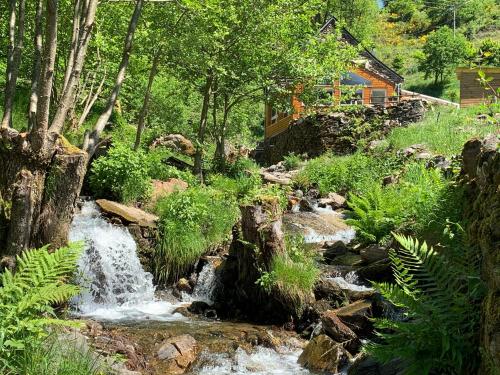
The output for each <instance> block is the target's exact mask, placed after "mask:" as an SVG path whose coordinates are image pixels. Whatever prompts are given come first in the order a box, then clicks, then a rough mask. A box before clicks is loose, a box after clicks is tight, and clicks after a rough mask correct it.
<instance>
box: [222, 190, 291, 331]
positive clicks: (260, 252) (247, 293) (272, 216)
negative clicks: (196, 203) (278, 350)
mask: <svg viewBox="0 0 500 375" xmlns="http://www.w3.org/2000/svg"><path fill="white" fill-rule="evenodd" d="M240 210H241V216H242V219H241V224H240V225H241V226H240V227H235V230H234V231H233V242H232V244H231V248H230V250H229V256H228V258H227V259H226V260H225V262H224V263H223V266H222V269H221V279H222V283H223V285H224V288H222V294H221V295H219V296H218V297H217V300H218V302H217V306H216V307H217V310H218V313H219V315H221V316H224V317H228V318H242V317H244V318H246V319H251V320H253V321H256V322H261V323H276V324H282V323H285V322H288V321H289V320H290V318H291V317H292V315H293V314H294V312H293V311H292V309H290V306H288V305H287V304H285V303H283V301H282V300H281V299H280V298H279V296H278V295H275V294H274V293H269V292H268V291H266V290H265V289H264V288H262V286H261V285H259V284H258V282H257V281H258V280H259V278H260V277H261V276H262V274H263V272H269V271H271V264H272V259H273V257H274V256H275V255H278V254H281V253H283V252H284V251H285V241H284V235H283V231H282V214H281V209H280V207H279V203H278V201H277V200H269V201H266V202H262V203H259V204H255V205H245V206H242V207H240Z"/></svg>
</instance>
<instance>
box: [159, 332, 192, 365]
mask: <svg viewBox="0 0 500 375" xmlns="http://www.w3.org/2000/svg"><path fill="white" fill-rule="evenodd" d="M197 354H198V344H197V342H196V340H195V339H194V337H192V336H191V335H181V336H176V337H172V338H170V339H168V340H166V341H164V342H163V343H162V345H161V347H160V349H158V353H157V357H158V358H159V359H160V360H162V361H165V362H166V363H167V365H168V374H183V373H184V372H186V371H187V370H188V369H189V367H190V366H191V365H192V364H193V362H194V361H195V360H196V356H197Z"/></svg>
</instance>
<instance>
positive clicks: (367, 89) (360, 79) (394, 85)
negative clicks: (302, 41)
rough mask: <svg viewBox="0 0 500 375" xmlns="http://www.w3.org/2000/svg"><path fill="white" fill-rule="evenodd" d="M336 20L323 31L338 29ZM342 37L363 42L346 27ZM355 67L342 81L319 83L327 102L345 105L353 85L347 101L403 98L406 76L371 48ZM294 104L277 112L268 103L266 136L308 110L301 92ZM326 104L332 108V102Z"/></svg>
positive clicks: (369, 102)
mask: <svg viewBox="0 0 500 375" xmlns="http://www.w3.org/2000/svg"><path fill="white" fill-rule="evenodd" d="M335 23H336V20H335V19H334V18H332V19H331V20H330V21H328V22H327V23H326V24H325V25H324V26H323V27H322V28H321V30H320V32H321V33H329V32H331V31H332V30H334V28H335ZM341 38H342V40H343V41H345V42H347V43H349V44H351V45H353V46H358V45H359V44H360V42H359V41H358V40H357V39H356V38H355V37H354V36H353V35H352V34H351V33H349V31H348V30H346V29H345V28H343V29H342V30H341ZM353 66H354V68H353V69H352V70H351V71H350V72H348V73H346V74H345V75H344V76H343V77H342V78H341V79H340V80H337V81H334V82H328V81H326V82H323V83H321V84H319V85H318V88H320V89H321V90H322V91H323V90H324V94H325V96H326V98H327V100H326V101H327V102H330V101H331V105H332V106H333V105H338V104H344V103H343V99H342V98H343V95H342V88H344V87H349V86H352V87H354V88H355V92H354V95H352V96H350V98H349V100H348V101H347V102H346V103H345V104H363V105H378V106H389V105H391V103H394V102H397V101H398V100H399V97H400V93H401V85H402V83H403V81H404V79H403V77H401V76H400V75H399V74H398V73H396V72H395V71H394V70H392V69H391V68H389V67H388V66H387V65H385V64H384V63H382V61H380V60H379V59H378V58H377V57H375V56H374V55H373V54H372V53H371V52H370V51H368V50H367V49H363V50H362V51H361V52H360V55H359V58H358V59H356V61H353ZM291 107H292V108H293V110H292V111H291V113H284V112H279V111H276V110H275V109H274V108H273V107H272V105H271V104H266V107H265V132H264V134H265V138H270V137H273V136H275V135H277V134H279V133H281V132H283V131H285V130H286V129H287V128H288V125H289V124H290V122H291V121H293V120H296V119H298V118H300V116H302V115H303V114H304V113H305V112H306V111H307V108H306V107H305V106H304V103H302V102H301V101H300V99H299V97H298V96H297V95H293V96H292V98H291ZM325 107H329V105H326V106H325ZM318 110H320V108H318Z"/></svg>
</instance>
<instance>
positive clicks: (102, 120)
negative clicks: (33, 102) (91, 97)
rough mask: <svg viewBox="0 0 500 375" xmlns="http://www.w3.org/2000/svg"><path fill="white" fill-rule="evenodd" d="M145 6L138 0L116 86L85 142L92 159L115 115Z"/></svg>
mask: <svg viewBox="0 0 500 375" xmlns="http://www.w3.org/2000/svg"><path fill="white" fill-rule="evenodd" d="M143 5H144V0H137V2H136V4H135V9H134V13H133V14H132V18H131V19H130V23H129V25H128V30H127V36H126V37H125V45H124V48H123V54H122V60H121V62H120V67H119V69H118V74H117V76H116V80H115V85H114V87H113V90H112V91H111V95H110V96H109V99H108V102H107V104H106V107H105V109H104V112H103V113H102V114H101V116H100V117H99V119H98V120H97V123H96V124H95V126H94V130H93V131H92V133H91V134H89V135H87V136H86V137H85V140H84V144H83V149H84V150H85V151H87V152H88V154H89V156H90V157H92V155H93V154H94V152H95V150H96V147H97V143H98V142H99V137H100V135H101V133H102V131H103V130H104V128H105V127H106V125H107V123H108V121H109V118H110V117H111V114H112V113H113V108H114V106H115V103H116V100H117V99H118V95H119V94H120V89H121V87H122V84H123V81H124V80H125V73H126V72H127V67H128V63H129V60H130V54H131V53H132V45H133V41H134V34H135V30H136V28H137V24H138V22H139V18H140V16H141V11H142V6H143Z"/></svg>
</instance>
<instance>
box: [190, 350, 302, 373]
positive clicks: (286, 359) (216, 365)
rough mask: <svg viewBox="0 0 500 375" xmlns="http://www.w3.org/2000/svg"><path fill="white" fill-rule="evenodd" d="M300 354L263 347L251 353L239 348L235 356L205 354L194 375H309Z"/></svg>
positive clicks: (298, 352) (293, 351)
mask: <svg viewBox="0 0 500 375" xmlns="http://www.w3.org/2000/svg"><path fill="white" fill-rule="evenodd" d="M300 353H301V351H300V350H298V351H295V350H290V349H285V348H282V349H280V350H279V351H278V352H277V351H274V350H273V349H269V348H264V347H261V346H259V347H256V348H255V349H254V351H252V352H251V353H247V352H245V351H244V350H243V349H241V348H239V349H237V350H236V353H235V355H234V356H230V355H228V354H212V353H206V352H205V353H203V354H202V356H201V359H200V365H198V366H197V368H195V369H194V370H193V372H192V374H203V375H226V374H238V375H309V374H311V372H309V371H308V370H306V369H304V368H302V367H301V366H300V365H299V364H298V363H297V359H298V357H299V355H300Z"/></svg>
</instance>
